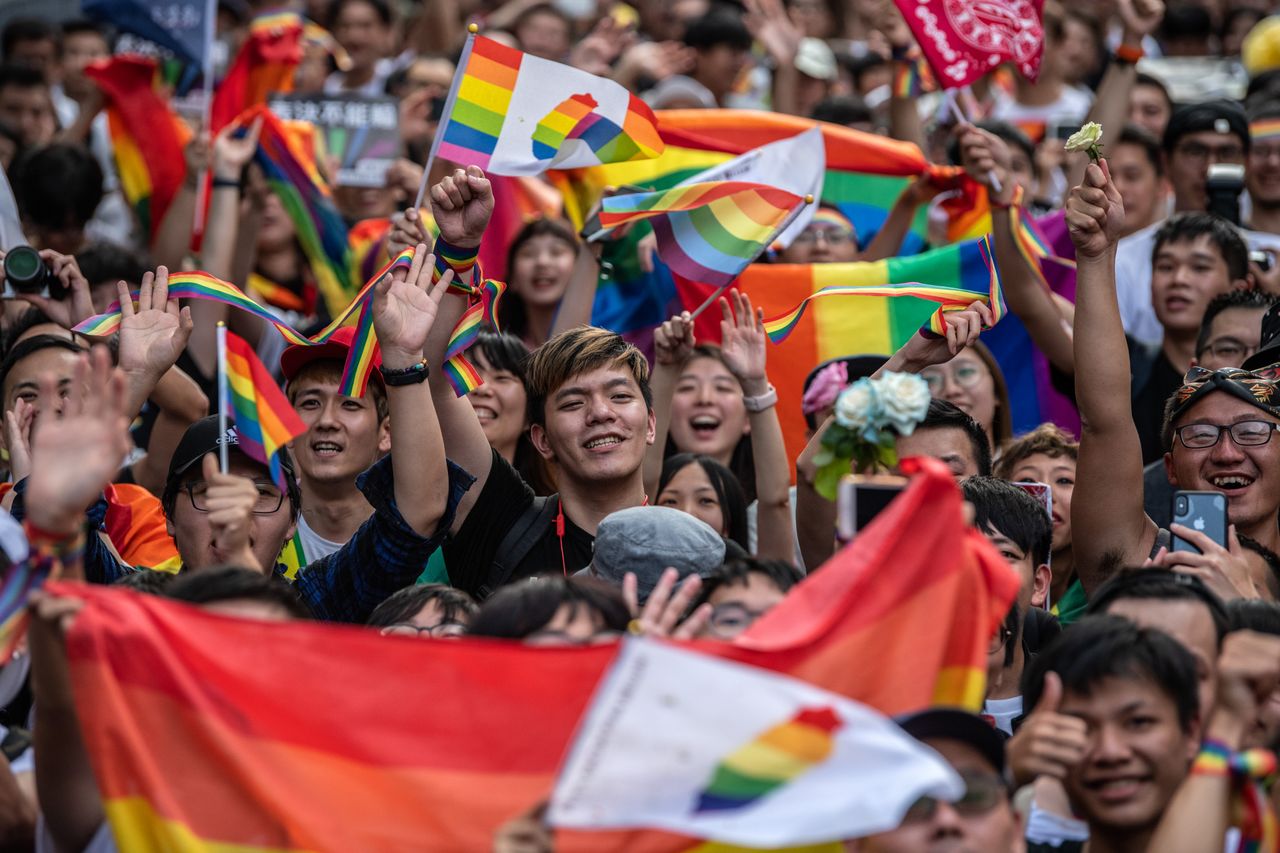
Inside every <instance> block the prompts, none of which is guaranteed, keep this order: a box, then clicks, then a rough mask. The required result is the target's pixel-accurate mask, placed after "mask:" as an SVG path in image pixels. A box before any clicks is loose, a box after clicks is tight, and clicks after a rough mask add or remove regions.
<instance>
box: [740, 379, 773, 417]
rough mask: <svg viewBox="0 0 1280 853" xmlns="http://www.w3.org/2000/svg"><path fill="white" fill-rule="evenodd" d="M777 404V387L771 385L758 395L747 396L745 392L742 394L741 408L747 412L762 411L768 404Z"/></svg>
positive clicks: (755, 412)
mask: <svg viewBox="0 0 1280 853" xmlns="http://www.w3.org/2000/svg"><path fill="white" fill-rule="evenodd" d="M777 404H778V389H776V388H774V387H773V386H772V385H770V386H769V390H768V391H765V392H764V393H763V394H761V395H759V396H758V397H748V396H746V395H745V394H744V395H742V406H743V408H745V409H746V410H747V411H748V412H750V413H752V414H757V413H759V412H763V411H764V410H765V409H767V408H769V407H770V406H776V405H777Z"/></svg>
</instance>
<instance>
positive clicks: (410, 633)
mask: <svg viewBox="0 0 1280 853" xmlns="http://www.w3.org/2000/svg"><path fill="white" fill-rule="evenodd" d="M466 631H467V626H466V625H464V624H462V623H461V622H441V623H440V624H439V625H431V626H423V625H414V624H411V623H409V622H397V623H396V624H394V625H388V626H387V627H385V628H383V629H382V630H381V631H380V632H379V633H380V634H382V635H383V636H384V637H390V636H396V637H421V636H422V635H423V634H426V635H427V636H428V637H435V638H436V639H442V638H445V637H461V636H462V635H463V634H465V633H466Z"/></svg>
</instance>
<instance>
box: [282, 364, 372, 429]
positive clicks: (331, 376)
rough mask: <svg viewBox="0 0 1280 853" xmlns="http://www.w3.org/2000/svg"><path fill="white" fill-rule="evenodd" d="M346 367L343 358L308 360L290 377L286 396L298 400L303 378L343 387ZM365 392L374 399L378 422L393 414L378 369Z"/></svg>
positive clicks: (286, 387)
mask: <svg viewBox="0 0 1280 853" xmlns="http://www.w3.org/2000/svg"><path fill="white" fill-rule="evenodd" d="M345 367H346V360H345V359H342V358H318V359H316V360H315V361H308V362H307V363H305V364H303V365H302V367H299V368H298V372H297V373H295V374H293V376H291V377H289V380H288V382H286V383H285V386H284V393H285V397H287V398H288V400H289V403H290V405H292V404H294V403H296V402H297V400H298V383H299V381H300V380H302V379H311V380H312V381H313V382H333V384H335V385H337V386H339V387H341V386H342V377H343V374H344V370H345ZM365 392H366V393H367V394H368V395H369V398H370V399H371V400H373V410H374V412H375V413H376V414H377V416H378V423H379V424H381V423H382V422H383V421H385V420H386V419H387V416H388V415H389V414H391V404H390V403H388V402H387V388H386V386H385V385H384V384H383V383H382V379H381V374H380V373H379V372H378V371H377V370H374V371H373V373H372V375H371V376H370V380H369V383H368V385H367V386H366V387H365Z"/></svg>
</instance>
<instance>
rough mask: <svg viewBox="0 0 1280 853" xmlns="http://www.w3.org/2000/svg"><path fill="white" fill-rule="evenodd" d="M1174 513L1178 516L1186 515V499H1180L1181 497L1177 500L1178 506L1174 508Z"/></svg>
mask: <svg viewBox="0 0 1280 853" xmlns="http://www.w3.org/2000/svg"><path fill="white" fill-rule="evenodd" d="M1174 512H1176V513H1177V514H1178V515H1185V514H1186V512H1187V499H1186V498H1182V497H1180V498H1178V506H1177V507H1176V508H1175V510H1174Z"/></svg>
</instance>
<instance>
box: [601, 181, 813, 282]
mask: <svg viewBox="0 0 1280 853" xmlns="http://www.w3.org/2000/svg"><path fill="white" fill-rule="evenodd" d="M811 200H812V198H811V197H810V198H808V199H806V198H805V197H803V196H798V195H796V194H795V193H790V192H787V191H786V190H781V189H778V188H777V187H771V186H767V185H765V184H753V183H748V182H745V181H712V182H708V183H704V184H686V185H681V186H676V187H672V188H671V189H669V190H658V191H657V192H649V193H632V194H629V195H618V196H611V197H608V198H606V199H604V201H603V204H602V207H601V210H600V225H601V229H602V230H607V229H612V228H617V227H618V226H620V225H627V224H630V223H632V222H638V221H640V220H643V219H648V220H650V222H651V224H652V225H653V233H654V235H655V236H656V237H657V239H658V255H659V256H660V257H661V258H662V260H663V261H665V262H666V264H667V266H669V267H671V269H672V271H673V272H675V273H677V274H678V275H681V276H683V277H685V278H687V279H689V280H690V281H697V282H701V283H703V284H713V285H716V286H717V287H725V286H727V285H728V284H729V283H730V282H732V281H733V280H734V279H735V278H737V277H738V276H739V275H741V273H742V271H743V270H744V269H746V268H747V265H748V264H750V263H751V262H752V261H754V260H755V259H756V258H757V257H759V256H760V253H761V252H763V251H764V250H765V249H766V248H767V247H768V245H769V244H770V243H771V242H773V240H774V238H775V237H776V236H777V235H778V233H779V232H780V231H782V230H783V229H784V228H785V227H786V225H787V223H788V222H789V221H790V219H791V217H792V216H793V215H794V214H795V213H796V212H797V211H798V210H799V209H800V208H801V206H802V205H804V204H805V203H806V201H811Z"/></svg>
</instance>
